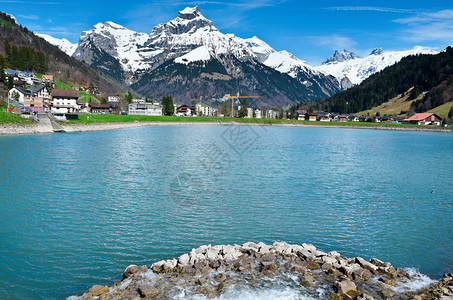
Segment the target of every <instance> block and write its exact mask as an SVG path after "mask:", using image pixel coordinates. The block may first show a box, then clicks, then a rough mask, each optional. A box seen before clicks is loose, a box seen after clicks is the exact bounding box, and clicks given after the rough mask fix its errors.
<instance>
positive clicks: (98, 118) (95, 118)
mask: <svg viewBox="0 0 453 300" xmlns="http://www.w3.org/2000/svg"><path fill="white" fill-rule="evenodd" d="M113 122H180V123H193V122H197V123H203V122H206V123H231V122H235V123H246V124H247V123H248V124H264V125H279V124H282V125H283V124H292V125H308V126H344V127H357V126H360V127H410V128H414V127H425V126H416V125H403V124H394V123H369V122H310V121H298V120H278V119H239V118H217V117H173V116H156V117H151V116H132V115H126V116H123V115H79V120H77V121H70V122H69V123H70V124H81V123H83V124H92V123H113ZM426 127H429V128H437V127H436V126H426ZM449 127H450V128H453V127H452V126H449Z"/></svg>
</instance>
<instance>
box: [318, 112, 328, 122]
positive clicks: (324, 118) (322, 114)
mask: <svg viewBox="0 0 453 300" xmlns="http://www.w3.org/2000/svg"><path fill="white" fill-rule="evenodd" d="M316 121H321V122H330V114H329V113H325V112H318V113H316Z"/></svg>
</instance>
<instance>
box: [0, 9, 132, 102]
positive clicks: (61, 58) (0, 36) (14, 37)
mask: <svg viewBox="0 0 453 300" xmlns="http://www.w3.org/2000/svg"><path fill="white" fill-rule="evenodd" d="M0 18H1V19H2V20H5V21H7V22H14V20H13V19H12V18H11V17H8V16H7V15H6V14H4V13H1V14H0ZM0 40H1V41H3V43H0V54H2V55H4V56H5V57H6V58H7V60H8V67H10V68H15V66H16V65H18V63H19V62H21V63H20V65H23V62H24V61H27V59H26V58H25V56H24V57H17V59H19V60H20V61H13V60H12V59H11V58H12V56H13V53H12V52H14V48H15V49H17V51H18V50H20V49H22V50H21V51H22V52H23V53H24V55H28V54H27V53H36V54H37V56H38V57H40V59H41V60H42V64H41V63H40V64H38V65H36V64H34V66H32V65H31V66H30V67H29V68H28V69H25V70H23V71H34V72H46V73H49V74H53V75H54V76H55V78H56V79H58V80H60V81H64V82H72V83H81V84H82V83H83V84H86V85H91V84H92V85H95V86H98V87H99V90H100V91H101V92H106V93H115V92H120V91H124V89H125V87H123V86H121V85H120V84H119V83H117V82H115V81H114V80H112V79H110V78H108V77H106V76H103V75H102V74H100V73H99V72H98V71H96V70H94V69H93V68H91V67H90V66H88V65H86V64H85V63H83V62H80V61H78V60H76V59H74V58H72V57H70V56H68V55H67V54H66V53H64V52H62V51H61V50H60V49H59V48H58V47H56V46H54V45H51V44H50V43H48V42H47V41H45V40H44V39H43V38H41V37H38V36H36V35H35V34H33V33H32V32H29V31H28V30H27V29H26V28H23V27H22V26H20V25H18V24H15V23H14V25H13V26H1V30H0ZM35 56H36V55H35Z"/></svg>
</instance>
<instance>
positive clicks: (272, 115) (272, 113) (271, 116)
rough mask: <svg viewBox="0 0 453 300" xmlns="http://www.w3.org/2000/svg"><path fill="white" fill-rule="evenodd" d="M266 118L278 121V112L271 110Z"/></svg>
mask: <svg viewBox="0 0 453 300" xmlns="http://www.w3.org/2000/svg"><path fill="white" fill-rule="evenodd" d="M266 118H268V119H277V118H278V112H277V111H276V110H273V109H269V110H268V111H267V116H266Z"/></svg>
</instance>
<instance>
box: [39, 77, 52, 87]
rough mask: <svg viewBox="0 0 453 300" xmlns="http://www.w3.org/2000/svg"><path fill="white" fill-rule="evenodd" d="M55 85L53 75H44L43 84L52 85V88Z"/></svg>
mask: <svg viewBox="0 0 453 300" xmlns="http://www.w3.org/2000/svg"><path fill="white" fill-rule="evenodd" d="M53 83H54V80H53V75H42V77H41V84H50V85H51V86H53Z"/></svg>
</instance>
